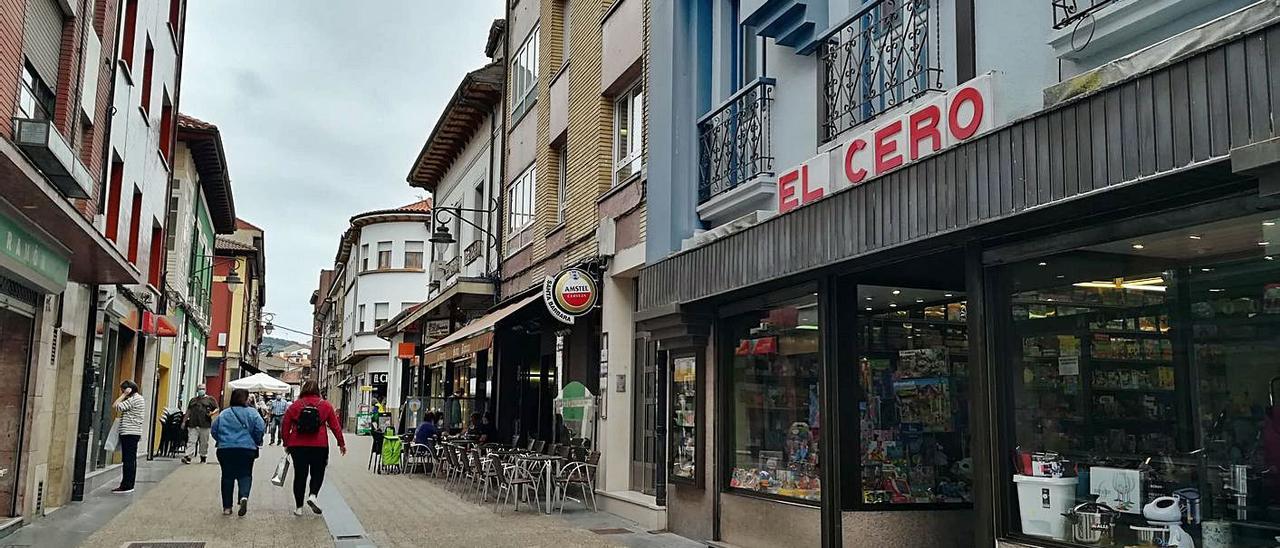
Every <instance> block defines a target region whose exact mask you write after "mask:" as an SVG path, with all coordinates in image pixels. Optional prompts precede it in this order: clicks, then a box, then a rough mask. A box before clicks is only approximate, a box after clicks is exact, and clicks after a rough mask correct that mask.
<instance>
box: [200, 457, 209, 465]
mask: <svg viewBox="0 0 1280 548" xmlns="http://www.w3.org/2000/svg"><path fill="white" fill-rule="evenodd" d="M208 460H209V457H200V464H204V463H205V462H207V461H208Z"/></svg>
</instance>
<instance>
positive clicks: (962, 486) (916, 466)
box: [855, 285, 973, 508]
mask: <svg viewBox="0 0 1280 548" xmlns="http://www.w3.org/2000/svg"><path fill="white" fill-rule="evenodd" d="M857 292H858V298H857V302H858V303H859V304H861V305H863V307H864V308H863V311H864V312H865V313H862V314H859V315H858V319H857V326H858V328H857V329H858V331H857V340H858V345H857V348H858V351H859V357H858V373H859V375H858V378H859V379H861V383H860V385H861V386H860V387H859V388H860V392H859V393H858V394H857V397H856V398H855V400H856V401H858V402H859V407H858V408H859V411H858V413H859V417H858V419H859V420H858V422H857V423H856V424H858V425H859V426H860V429H861V436H859V443H860V449H859V451H860V454H861V457H860V460H861V463H862V466H861V468H860V470H861V476H862V478H861V482H862V494H861V497H860V500H861V502H862V503H863V504H864V505H867V506H869V507H872V508H875V507H883V506H888V505H908V504H965V503H970V502H972V501H973V495H972V478H971V476H969V475H968V474H967V473H966V469H965V463H968V462H969V461H968V460H967V459H968V458H969V424H968V420H967V416H968V413H967V412H966V411H967V410H968V408H969V399H968V355H969V354H968V350H969V338H968V324H967V323H966V318H967V312H966V304H967V302H966V301H965V296H964V294H963V292H960V291H946V290H940V289H917V288H909V287H888V286H873V285H859V286H857Z"/></svg>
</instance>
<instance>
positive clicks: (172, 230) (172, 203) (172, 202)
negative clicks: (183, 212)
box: [164, 179, 182, 251]
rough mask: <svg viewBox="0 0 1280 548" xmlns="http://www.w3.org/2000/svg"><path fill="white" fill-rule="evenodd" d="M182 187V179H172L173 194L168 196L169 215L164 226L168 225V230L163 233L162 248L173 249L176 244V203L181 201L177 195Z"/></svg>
mask: <svg viewBox="0 0 1280 548" xmlns="http://www.w3.org/2000/svg"><path fill="white" fill-rule="evenodd" d="M181 188H182V181H181V180H179V179H174V180H173V195H171V196H169V217H168V218H167V219H166V222H165V226H167V227H169V232H168V233H167V234H165V243H164V248H165V249H167V250H169V251H173V248H174V246H175V244H176V240H177V238H176V236H175V234H177V233H178V230H177V228H178V204H179V203H180V202H181V201H182V199H181V196H179V195H178V192H179V189H181Z"/></svg>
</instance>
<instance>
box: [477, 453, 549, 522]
mask: <svg viewBox="0 0 1280 548" xmlns="http://www.w3.org/2000/svg"><path fill="white" fill-rule="evenodd" d="M489 458H490V459H491V460H493V461H494V462H493V464H494V465H495V466H496V467H497V468H496V469H497V470H498V471H499V472H500V475H499V478H500V479H499V483H498V492H497V493H495V494H494V497H493V511H494V512H497V511H498V504H499V503H505V502H506V500H507V497H509V496H511V494H512V491H515V490H519V492H518V493H516V498H515V501H514V510H515V511H517V512H519V511H520V501H521V500H524V501H525V504H528V505H529V506H530V507H532V508H534V509H537V507H538V487H537V485H538V482H537V479H536V478H535V477H534V475H533V474H531V473H529V469H528V468H525V467H524V466H523V465H522V463H521V462H520V461H517V462H514V463H504V462H502V461H501V460H500V459H498V457H497V456H496V455H493V456H490V457H489ZM531 491H532V492H531ZM530 498H532V501H530Z"/></svg>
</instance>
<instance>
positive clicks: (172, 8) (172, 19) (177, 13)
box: [169, 0, 182, 37]
mask: <svg viewBox="0 0 1280 548" xmlns="http://www.w3.org/2000/svg"><path fill="white" fill-rule="evenodd" d="M181 20H182V0H169V29H170V30H172V31H173V35H174V36H175V37H176V36H177V35H178V25H179V23H180V22H181Z"/></svg>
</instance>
